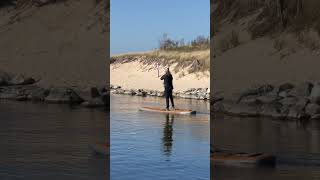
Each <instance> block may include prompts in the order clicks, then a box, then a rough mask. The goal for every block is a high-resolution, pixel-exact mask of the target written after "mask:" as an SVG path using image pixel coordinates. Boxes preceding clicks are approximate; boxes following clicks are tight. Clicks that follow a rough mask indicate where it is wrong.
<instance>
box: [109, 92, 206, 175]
mask: <svg viewBox="0 0 320 180" xmlns="http://www.w3.org/2000/svg"><path fill="white" fill-rule="evenodd" d="M163 103H164V99H163V98H150V97H147V98H143V97H131V96H118V95H113V96H111V111H110V117H111V154H110V156H111V157H110V158H111V159H110V160H111V161H110V163H111V179H112V180H118V179H119V180H127V179H128V180H131V179H139V180H144V179H147V180H150V179H153V180H162V179H165V180H171V179H172V180H173V179H184V180H188V179H190V180H196V179H206V180H208V179H210V162H209V139H210V137H209V136H210V126H209V103H207V102H204V101H196V100H182V99H176V106H177V107H180V108H192V109H195V110H197V111H199V112H200V113H199V114H197V115H194V116H189V115H187V116H186V115H166V114H161V113H150V112H142V111H138V108H139V107H140V106H143V105H149V106H162V107H163Z"/></svg>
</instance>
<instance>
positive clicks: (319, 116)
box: [310, 114, 320, 120]
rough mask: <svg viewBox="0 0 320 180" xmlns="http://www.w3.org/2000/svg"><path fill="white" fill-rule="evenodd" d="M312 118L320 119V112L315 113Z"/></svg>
mask: <svg viewBox="0 0 320 180" xmlns="http://www.w3.org/2000/svg"><path fill="white" fill-rule="evenodd" d="M310 119H312V120H320V114H315V115H313V116H311V118H310Z"/></svg>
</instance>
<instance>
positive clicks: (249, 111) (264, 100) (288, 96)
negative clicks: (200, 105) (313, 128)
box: [212, 81, 320, 120]
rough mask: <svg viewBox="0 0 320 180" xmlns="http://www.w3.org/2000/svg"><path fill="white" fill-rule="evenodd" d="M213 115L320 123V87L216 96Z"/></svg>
mask: <svg viewBox="0 0 320 180" xmlns="http://www.w3.org/2000/svg"><path fill="white" fill-rule="evenodd" d="M213 97H214V98H213V99H214V100H213V101H212V104H213V108H212V111H213V112H217V113H223V114H225V115H231V116H238V117H257V118H259V117H270V118H272V119H282V120H320V83H318V82H309V81H305V82H302V83H298V84H292V83H283V84H281V85H278V86H275V85H270V84H264V85H260V86H256V87H252V88H247V89H244V90H243V91H241V92H240V91H239V92H236V93H234V96H233V97H230V96H227V98H225V97H224V95H223V94H216V95H213Z"/></svg>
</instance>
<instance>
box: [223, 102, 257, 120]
mask: <svg viewBox="0 0 320 180" xmlns="http://www.w3.org/2000/svg"><path fill="white" fill-rule="evenodd" d="M224 109H225V112H226V113H227V114H231V115H236V116H241V117H258V116H259V115H260V114H259V112H258V109H257V107H254V106H250V105H249V104H246V103H237V104H231V105H230V106H229V107H228V106H226V105H225V106H224Z"/></svg>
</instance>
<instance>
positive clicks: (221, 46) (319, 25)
mask: <svg viewBox="0 0 320 180" xmlns="http://www.w3.org/2000/svg"><path fill="white" fill-rule="evenodd" d="M211 4H212V7H213V8H212V11H211V16H212V17H214V18H211V20H212V22H211V37H212V38H213V43H214V53H215V54H214V56H215V55H216V54H217V55H221V54H222V53H224V52H225V51H227V50H229V49H232V48H236V47H238V46H241V45H242V44H245V43H246V42H249V41H254V40H255V39H258V38H265V37H266V38H271V39H273V41H274V42H273V44H272V45H271V46H273V47H274V49H275V51H277V52H278V53H280V54H281V53H282V51H290V52H297V51H299V50H301V49H302V48H304V49H308V50H311V51H315V50H318V49H319V48H320V45H319V43H318V40H319V39H320V18H319V17H320V16H319V15H320V13H319V8H320V1H318V0H211ZM232 29H233V30H232ZM235 29H236V30H237V31H235ZM243 34H248V38H247V37H243ZM241 36H242V37H241ZM287 41H288V42H290V43H286V42H287ZM289 45H291V46H290V47H289ZM293 45H294V46H295V47H293Z"/></svg>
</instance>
